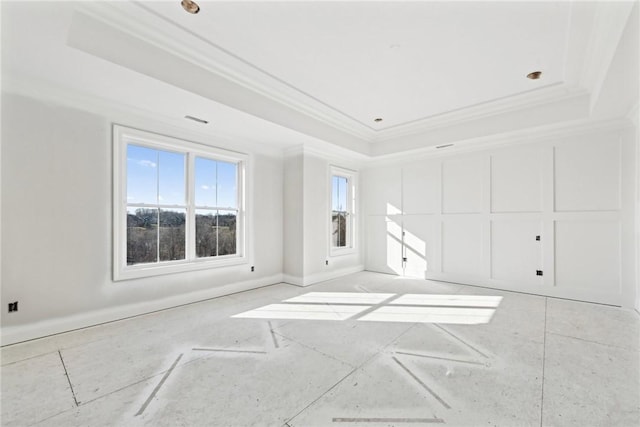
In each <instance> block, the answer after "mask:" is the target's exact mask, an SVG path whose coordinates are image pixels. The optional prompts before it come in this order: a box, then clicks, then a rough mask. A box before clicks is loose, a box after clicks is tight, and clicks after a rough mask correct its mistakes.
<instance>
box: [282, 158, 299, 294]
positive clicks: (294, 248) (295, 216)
mask: <svg viewBox="0 0 640 427" xmlns="http://www.w3.org/2000/svg"><path fill="white" fill-rule="evenodd" d="M283 206H284V210H283V212H284V258H283V272H284V276H285V281H287V282H297V281H298V280H299V279H298V278H302V276H303V246H304V241H303V238H304V234H303V157H302V154H296V155H293V156H287V157H286V158H285V160H284V199H283ZM294 284H297V283H294Z"/></svg>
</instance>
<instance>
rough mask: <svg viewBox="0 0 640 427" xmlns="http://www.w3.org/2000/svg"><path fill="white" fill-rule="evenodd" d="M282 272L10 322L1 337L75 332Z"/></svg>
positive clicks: (276, 278)
mask: <svg viewBox="0 0 640 427" xmlns="http://www.w3.org/2000/svg"><path fill="white" fill-rule="evenodd" d="M283 281H284V280H283V276H282V274H274V275H272V276H267V277H262V278H258V279H252V280H246V281H243V282H236V283H231V284H228V285H224V286H220V287H216V288H211V289H204V290H200V291H195V292H190V293H187V294H180V295H174V296H171V297H167V298H162V299H158V300H153V301H145V302H141V303H136V304H127V305H122V306H118V307H110V308H104V309H100V310H95V311H91V312H86V313H79V314H74V315H71V316H65V317H58V318H54V319H47V320H41V321H38V322H33V323H28V324H25V325H17V326H7V327H3V328H0V339H1V343H2V346H6V345H10V344H17V343H20V342H23V341H29V340H33V339H37V338H44V337H47V336H50V335H56V334H61V333H65V332H71V331H74V330H77V329H82V328H88V327H91V326H97V325H101V324H104V323H109V322H115V321H118V320H123V319H127V318H130V317H135V316H141V315H143V314H149V313H153V312H156V311H161V310H166V309H170V308H175V307H179V306H181V305H186V304H193V303H196V302H201V301H205V300H208V299H213V298H219V297H222V296H226V295H231V294H235V293H238V292H243V291H248V290H251V289H256V288H261V287H264V286H269V285H273V284H276V283H282V282H283Z"/></svg>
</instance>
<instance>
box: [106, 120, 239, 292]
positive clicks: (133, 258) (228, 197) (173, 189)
mask: <svg viewBox="0 0 640 427" xmlns="http://www.w3.org/2000/svg"><path fill="white" fill-rule="evenodd" d="M114 147H115V149H114V159H115V164H116V170H115V173H114V184H115V185H114V188H115V195H116V197H115V200H116V203H115V206H114V218H115V221H114V224H115V230H114V235H115V239H114V240H115V241H114V259H115V265H114V278H115V279H116V280H119V279H128V278H135V277H144V276H150V275H155V274H164V273H172V272H178V271H187V270H192V269H199V268H209V267H216V266H221V265H230V264H236V263H240V262H245V261H244V251H243V249H244V240H243V236H244V235H245V233H244V221H243V218H244V216H245V215H244V202H243V201H244V175H245V164H246V156H244V155H240V154H236V153H232V152H228V151H224V150H219V149H214V148H210V147H207V146H204V145H199V144H194V143H191V142H188V141H181V140H176V139H174V138H169V137H165V136H161V135H155V134H151V133H147V132H142V131H138V130H134V129H127V128H124V127H121V126H114Z"/></svg>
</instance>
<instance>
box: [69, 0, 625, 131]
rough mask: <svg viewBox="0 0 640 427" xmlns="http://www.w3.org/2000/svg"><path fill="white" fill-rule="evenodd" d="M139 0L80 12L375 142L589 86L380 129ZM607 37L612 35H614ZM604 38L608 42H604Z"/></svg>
mask: <svg viewBox="0 0 640 427" xmlns="http://www.w3.org/2000/svg"><path fill="white" fill-rule="evenodd" d="M137 5H138V6H139V7H140V13H139V14H137V15H136V16H132V14H131V13H130V11H127V10H126V9H124V7H126V6H122V5H121V4H119V2H88V3H87V4H83V5H82V6H80V7H78V11H79V12H78V13H79V14H81V15H85V16H87V17H90V18H93V19H96V20H98V21H100V22H102V23H104V24H105V25H108V26H110V27H111V28H114V29H116V30H118V31H122V32H124V33H126V34H127V35H129V36H131V37H135V38H137V39H139V40H141V41H143V42H146V43H149V44H151V45H153V46H155V47H157V48H159V49H162V50H164V51H167V52H171V54H173V55H175V56H176V57H179V58H181V59H183V60H186V61H188V62H189V63H192V64H196V65H198V66H199V67H202V68H204V69H206V70H207V71H208V72H210V73H211V74H214V75H216V76H219V77H221V78H224V79H226V80H228V81H229V82H230V83H232V84H236V85H240V86H242V87H243V88H246V89H248V90H250V91H252V92H254V93H256V94H259V95H261V96H264V97H266V98H268V99H269V100H271V101H274V102H277V103H278V104H280V105H284V106H286V107H288V108H291V109H293V110H295V111H297V112H298V113H301V114H304V115H306V116H307V117H310V118H312V119H314V120H317V121H318V122H320V123H323V124H324V125H327V126H330V127H332V128H334V129H337V130H340V131H342V132H345V133H347V134H349V135H351V136H354V137H356V138H360V139H362V140H366V141H369V142H380V141H389V140H392V139H394V138H398V137H400V136H406V135H414V134H419V133H422V132H425V131H428V130H431V129H434V128H438V127H442V126H451V125H454V124H458V123H463V122H467V121H469V120H475V119H479V118H483V117H487V116H491V115H496V114H502V113H506V112H509V111H515V110H519V109H522V108H528V107H531V106H535V105H542V104H548V103H552V102H559V101H565V100H567V99H570V98H574V97H578V96H584V95H586V94H587V91H586V90H585V89H584V87H580V86H578V85H576V84H575V82H563V83H557V84H552V85H548V86H546V87H541V88H539V89H535V90H531V91H528V92H522V93H519V94H515V95H512V96H508V97H504V98H500V99H493V100H488V101H486V102H482V103H478V104H475V105H471V106H466V107H463V108H460V109H458V110H455V111H449V112H444V113H441V114H437V115H434V116H429V117H424V118H421V119H418V120H414V121H411V122H406V123H402V124H398V125H395V126H392V127H388V128H384V129H381V130H376V129H374V128H372V127H371V126H369V125H368V124H366V123H363V122H361V121H359V120H357V119H355V118H353V117H351V116H349V115H348V114H346V113H345V112H343V111H339V110H337V109H336V108H333V107H332V106H330V105H328V104H326V103H324V102H322V101H321V100H319V99H317V98H314V97H313V96H311V95H310V94H308V93H306V92H304V91H303V90H301V89H299V88H297V87H294V86H293V85H291V84H289V83H288V82H286V81H283V80H281V79H279V78H277V77H276V76H274V75H271V74H269V73H268V72H266V71H265V70H262V69H260V68H259V67H258V66H256V65H255V64H252V63H250V62H248V61H246V60H244V59H242V58H240V57H237V56H235V55H234V54H233V53H232V52H229V51H226V50H225V49H223V48H222V47H220V46H218V45H216V44H215V43H213V42H211V41H209V40H206V39H203V38H201V37H199V36H197V35H196V34H194V33H192V32H191V31H190V30H189V29H188V28H184V27H181V26H180V25H179V24H176V23H175V22H172V21H169V20H167V19H166V18H164V17H162V16H160V15H158V14H155V13H153V11H151V10H150V9H149V8H147V7H146V6H145V5H144V4H143V3H137ZM167 25H171V26H173V27H175V28H176V29H178V30H180V31H181V32H182V35H181V36H180V37H169V36H168V35H167V34H168V33H167V32H166V31H164V30H165V29H166V26H167ZM618 39H619V37H618ZM618 39H615V40H613V41H615V43H614V45H613V48H611V47H610V46H608V45H606V47H607V51H608V50H611V49H613V50H615V47H616V45H617V40H618ZM596 41H598V39H596ZM607 41H609V39H608V38H607ZM600 44H603V45H604V42H601V43H600Z"/></svg>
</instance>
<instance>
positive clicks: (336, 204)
mask: <svg viewBox="0 0 640 427" xmlns="http://www.w3.org/2000/svg"><path fill="white" fill-rule="evenodd" d="M331 193H332V194H331V209H332V210H334V211H345V210H347V178H344V177H342V176H335V175H334V176H333V177H332V178H331Z"/></svg>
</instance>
